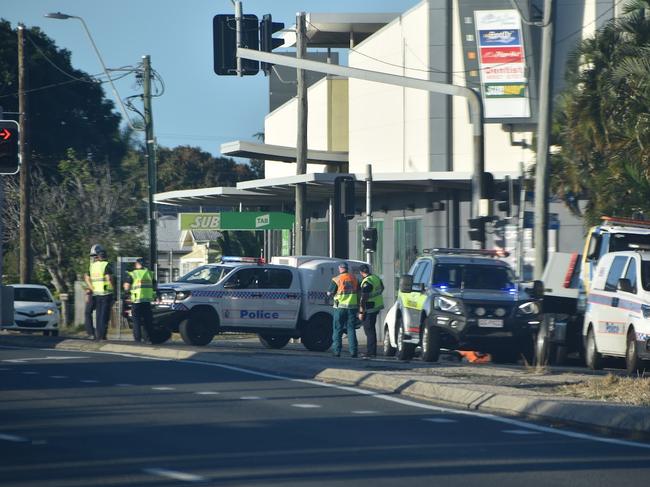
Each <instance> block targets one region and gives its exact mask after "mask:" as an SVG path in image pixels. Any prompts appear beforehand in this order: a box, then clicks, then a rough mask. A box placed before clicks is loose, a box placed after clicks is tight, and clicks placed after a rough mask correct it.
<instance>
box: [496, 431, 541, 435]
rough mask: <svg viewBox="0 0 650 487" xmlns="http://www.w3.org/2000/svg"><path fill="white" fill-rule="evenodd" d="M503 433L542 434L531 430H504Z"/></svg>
mask: <svg viewBox="0 0 650 487" xmlns="http://www.w3.org/2000/svg"><path fill="white" fill-rule="evenodd" d="M502 433H508V434H511V435H541V433H540V432H539V431H530V430H503V431H502Z"/></svg>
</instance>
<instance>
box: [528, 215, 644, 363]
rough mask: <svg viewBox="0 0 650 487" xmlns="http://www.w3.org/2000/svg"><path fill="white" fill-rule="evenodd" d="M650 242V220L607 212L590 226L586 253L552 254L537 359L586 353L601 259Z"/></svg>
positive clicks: (551, 359)
mask: <svg viewBox="0 0 650 487" xmlns="http://www.w3.org/2000/svg"><path fill="white" fill-rule="evenodd" d="M649 245H650V221H645V220H635V219H632V218H621V217H610V216H603V217H601V224H600V225H596V226H593V227H591V228H590V229H589V232H588V233H587V237H586V239H585V245H584V249H583V252H582V254H578V253H577V252H576V253H566V252H555V253H554V254H552V255H551V256H550V258H549V261H548V264H547V265H546V268H545V269H544V275H543V278H542V280H543V282H544V287H545V292H544V301H543V311H544V320H543V321H542V323H541V325H540V330H539V333H538V334H537V339H536V343H535V361H536V363H538V364H561V363H563V362H564V361H565V360H566V357H567V355H568V354H570V353H578V354H579V355H580V356H582V355H583V354H584V343H583V337H582V325H583V321H584V315H585V311H586V304H587V294H588V293H589V290H590V287H591V281H592V278H593V276H594V272H595V270H596V266H597V265H598V262H599V261H600V259H601V258H602V257H603V256H604V255H605V254H608V253H609V252H617V251H623V250H633V249H634V248H636V247H638V246H642V247H647V246H649Z"/></svg>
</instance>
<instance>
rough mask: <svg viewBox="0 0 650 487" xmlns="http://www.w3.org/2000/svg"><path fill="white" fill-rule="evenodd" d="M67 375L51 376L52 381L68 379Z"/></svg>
mask: <svg viewBox="0 0 650 487" xmlns="http://www.w3.org/2000/svg"><path fill="white" fill-rule="evenodd" d="M67 378H68V376H67V375H51V376H50V379H67Z"/></svg>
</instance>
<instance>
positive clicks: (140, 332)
mask: <svg viewBox="0 0 650 487" xmlns="http://www.w3.org/2000/svg"><path fill="white" fill-rule="evenodd" d="M131 313H132V315H133V339H134V340H135V341H136V342H141V341H142V339H143V338H144V339H145V340H147V339H148V338H149V330H151V322H152V316H151V303H148V302H147V303H133V304H132V305H131Z"/></svg>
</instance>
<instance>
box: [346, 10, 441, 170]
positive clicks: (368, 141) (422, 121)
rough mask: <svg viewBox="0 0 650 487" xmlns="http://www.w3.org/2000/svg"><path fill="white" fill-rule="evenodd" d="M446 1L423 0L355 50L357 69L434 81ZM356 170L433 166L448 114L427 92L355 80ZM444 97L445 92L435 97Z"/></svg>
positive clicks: (352, 115)
mask: <svg viewBox="0 0 650 487" xmlns="http://www.w3.org/2000/svg"><path fill="white" fill-rule="evenodd" d="M444 3H445V2H444V1H438V0H432V1H431V2H423V3H421V4H419V5H417V6H416V7H414V8H413V9H411V10H409V11H408V12H406V13H404V14H402V15H401V16H400V17H399V18H398V19H396V20H395V21H393V22H392V23H390V24H388V25H387V26H386V27H384V28H383V29H381V30H380V31H378V32H377V33H376V34H374V35H373V36H372V37H370V38H369V39H367V40H365V41H364V42H362V43H361V44H359V45H358V46H356V47H355V48H354V50H353V51H351V52H350V56H349V64H350V66H352V67H355V68H361V69H370V70H375V71H382V72H385V73H389V74H395V75H401V76H411V77H415V78H421V79H430V74H429V72H428V70H429V66H430V65H431V48H430V47H431V46H430V42H431V36H429V25H430V15H431V10H432V9H434V8H437V7H438V4H444ZM349 89H350V92H349V93H350V142H349V144H350V172H361V173H363V172H364V171H365V166H366V164H368V163H371V164H372V165H373V171H374V172H384V173H390V172H418V171H430V170H431V158H432V150H433V152H434V153H435V152H436V148H433V149H432V147H431V141H430V134H431V127H432V125H433V124H434V123H435V122H434V121H438V122H439V121H440V120H441V119H442V118H444V116H445V115H446V114H445V113H438V112H436V113H431V111H430V110H429V106H430V97H431V95H430V94H429V93H427V92H424V91H421V90H414V89H406V88H401V87H398V86H392V85H385V84H380V83H373V82H368V81H362V80H358V79H350V81H349ZM433 96H438V97H439V96H440V95H433Z"/></svg>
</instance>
